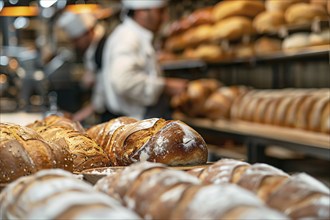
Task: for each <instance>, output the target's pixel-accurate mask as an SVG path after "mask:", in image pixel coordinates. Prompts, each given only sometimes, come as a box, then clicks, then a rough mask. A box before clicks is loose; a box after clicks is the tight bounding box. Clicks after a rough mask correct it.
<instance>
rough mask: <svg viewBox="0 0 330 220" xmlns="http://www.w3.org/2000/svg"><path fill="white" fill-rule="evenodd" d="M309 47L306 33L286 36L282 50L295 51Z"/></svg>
mask: <svg viewBox="0 0 330 220" xmlns="http://www.w3.org/2000/svg"><path fill="white" fill-rule="evenodd" d="M309 45H310V38H309V34H308V33H295V34H292V35H289V36H287V37H286V38H285V39H284V40H283V43H282V49H283V50H288V49H295V48H303V47H308V46H309Z"/></svg>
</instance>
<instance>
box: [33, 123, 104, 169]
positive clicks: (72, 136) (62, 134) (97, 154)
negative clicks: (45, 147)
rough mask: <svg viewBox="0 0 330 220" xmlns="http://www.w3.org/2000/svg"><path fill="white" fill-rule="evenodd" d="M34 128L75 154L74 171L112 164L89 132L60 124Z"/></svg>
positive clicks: (47, 138)
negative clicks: (81, 131) (82, 131)
mask: <svg viewBox="0 0 330 220" xmlns="http://www.w3.org/2000/svg"><path fill="white" fill-rule="evenodd" d="M34 129H35V131H37V133H38V134H40V136H41V137H43V138H44V139H45V140H47V141H48V142H52V143H55V144H58V145H60V146H62V147H64V148H66V149H67V150H68V151H69V152H70V153H71V154H72V155H73V165H74V167H73V169H74V171H78V172H79V171H82V170H84V169H88V168H93V167H104V166H108V165H110V164H109V158H108V156H107V155H106V154H105V153H104V151H103V149H102V148H101V147H100V146H98V145H97V144H96V143H95V141H93V140H92V139H91V138H90V137H88V136H87V134H83V133H80V132H78V131H76V130H73V129H70V128H66V127H62V126H60V125H48V126H36V127H34Z"/></svg>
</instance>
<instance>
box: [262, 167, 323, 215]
mask: <svg viewBox="0 0 330 220" xmlns="http://www.w3.org/2000/svg"><path fill="white" fill-rule="evenodd" d="M266 203H267V204H268V205H269V206H270V207H273V208H275V209H278V210H280V211H282V212H284V213H286V214H287V215H288V216H289V217H291V218H292V219H307V218H309V219H329V218H330V191H329V188H327V187H326V186H325V185H323V184H322V183H321V182H319V181H318V180H316V179H314V178H313V177H311V176H309V175H308V174H305V173H300V174H296V175H293V176H291V177H290V178H288V179H286V181H285V182H284V183H283V184H282V185H281V186H280V187H278V188H277V189H276V190H275V191H273V193H272V194H271V195H270V196H269V197H268V199H267V200H266Z"/></svg>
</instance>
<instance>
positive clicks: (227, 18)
mask: <svg viewBox="0 0 330 220" xmlns="http://www.w3.org/2000/svg"><path fill="white" fill-rule="evenodd" d="M329 13H330V2H329V1H327V0H265V1H262V0H253V1H251V0H222V1H219V2H218V3H217V4H216V5H213V6H209V7H206V8H202V9H198V10H196V11H193V12H191V14H190V15H188V16H185V17H183V18H181V19H180V20H177V21H174V22H173V23H172V24H171V25H170V28H169V30H168V37H167V40H166V42H165V51H166V54H172V56H167V57H166V58H167V59H165V60H168V59H171V58H169V57H172V58H174V59H202V60H206V61H211V62H213V61H224V60H231V59H233V58H247V57H254V56H256V57H258V56H262V55H264V54H269V53H278V52H280V51H282V48H283V49H289V48H290V49H292V48H295V49H296V48H301V47H304V48H306V47H307V48H309V47H311V46H315V45H329V43H330V37H329V33H330V29H329V25H327V27H326V28H325V29H323V27H322V28H321V24H320V21H328V20H329V19H330V17H329ZM306 25H307V26H309V30H307V31H306ZM299 27H301V28H299ZM311 27H312V28H311ZM292 28H294V29H295V30H299V29H302V30H304V31H305V32H304V33H300V34H306V35H308V39H307V40H302V41H304V43H303V45H301V44H299V45H296V44H295V41H290V42H287V41H288V38H289V39H290V38H291V37H294V36H291V34H292V33H290V31H289V30H290V29H292ZM298 32H299V31H298ZM293 34H295V33H293ZM298 34H299V33H298ZM315 38H316V39H317V40H316V42H317V43H315ZM259 40H261V41H262V42H263V44H262V47H260V42H258V41H259ZM283 40H284V42H283V45H282V41H283ZM288 44H289V46H288Z"/></svg>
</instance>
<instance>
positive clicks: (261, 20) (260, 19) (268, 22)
mask: <svg viewBox="0 0 330 220" xmlns="http://www.w3.org/2000/svg"><path fill="white" fill-rule="evenodd" d="M284 25H285V18H284V13H283V12H281V11H265V12H262V13H260V14H258V15H257V16H256V17H255V18H254V20H253V26H254V28H255V29H256V31H257V32H258V33H261V34H263V33H277V32H278V31H279V29H280V28H281V27H282V26H284Z"/></svg>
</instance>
